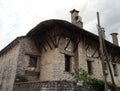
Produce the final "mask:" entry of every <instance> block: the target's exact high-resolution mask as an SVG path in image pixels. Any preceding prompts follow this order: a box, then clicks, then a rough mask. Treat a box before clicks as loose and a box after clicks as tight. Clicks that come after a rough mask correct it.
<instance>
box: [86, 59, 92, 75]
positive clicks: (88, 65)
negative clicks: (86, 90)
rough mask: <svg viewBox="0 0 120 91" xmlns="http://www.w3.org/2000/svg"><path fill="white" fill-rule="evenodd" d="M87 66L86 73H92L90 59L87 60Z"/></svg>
mask: <svg viewBox="0 0 120 91" xmlns="http://www.w3.org/2000/svg"><path fill="white" fill-rule="evenodd" d="M87 67H88V74H89V75H91V74H93V69H92V61H89V60H88V61H87Z"/></svg>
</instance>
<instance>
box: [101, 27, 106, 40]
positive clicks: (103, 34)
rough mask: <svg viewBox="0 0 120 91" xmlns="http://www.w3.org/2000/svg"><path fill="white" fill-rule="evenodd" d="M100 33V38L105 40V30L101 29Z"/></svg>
mask: <svg viewBox="0 0 120 91" xmlns="http://www.w3.org/2000/svg"><path fill="white" fill-rule="evenodd" d="M101 33H102V37H103V38H104V39H105V29H104V28H103V27H102V28H101Z"/></svg>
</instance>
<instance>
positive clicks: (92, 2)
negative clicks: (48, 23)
mask: <svg viewBox="0 0 120 91" xmlns="http://www.w3.org/2000/svg"><path fill="white" fill-rule="evenodd" d="M72 9H77V10H78V11H80V12H79V15H80V16H81V17H82V20H83V27H84V29H86V30H87V31H90V32H92V33H95V34H97V18H96V12H97V11H98V12H99V13H100V21H101V26H102V27H104V28H105V34H106V39H107V40H109V41H112V38H111V36H110V33H113V32H115V33H116V32H117V33H120V11H119V10H120V0H0V50H1V49H3V48H4V47H5V46H6V45H8V44H9V43H10V42H11V41H13V40H14V39H15V38H16V37H18V36H24V35H26V33H27V32H29V31H30V30H31V29H32V28H33V27H35V26H36V25H37V24H39V23H40V22H42V21H45V20H49V19H62V20H66V21H69V22H71V15H70V11H71V10H72ZM118 40H119V41H120V34H119V35H118ZM119 43H120V42H119Z"/></svg>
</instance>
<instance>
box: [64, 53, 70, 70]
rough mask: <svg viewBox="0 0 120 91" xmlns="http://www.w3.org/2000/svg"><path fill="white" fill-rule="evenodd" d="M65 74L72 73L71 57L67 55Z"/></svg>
mask: <svg viewBox="0 0 120 91" xmlns="http://www.w3.org/2000/svg"><path fill="white" fill-rule="evenodd" d="M65 72H70V56H69V55H65Z"/></svg>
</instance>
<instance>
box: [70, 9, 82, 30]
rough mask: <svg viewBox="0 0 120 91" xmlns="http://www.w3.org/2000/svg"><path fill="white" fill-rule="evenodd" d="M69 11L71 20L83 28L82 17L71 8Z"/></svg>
mask: <svg viewBox="0 0 120 91" xmlns="http://www.w3.org/2000/svg"><path fill="white" fill-rule="evenodd" d="M70 13H71V22H72V23H73V24H74V25H76V26H78V27H80V28H83V22H82V18H81V17H80V16H79V15H78V13H79V11H77V10H76V9H73V10H72V11H70Z"/></svg>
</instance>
